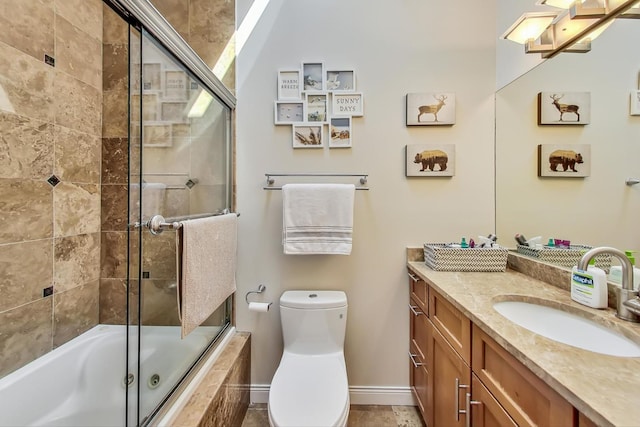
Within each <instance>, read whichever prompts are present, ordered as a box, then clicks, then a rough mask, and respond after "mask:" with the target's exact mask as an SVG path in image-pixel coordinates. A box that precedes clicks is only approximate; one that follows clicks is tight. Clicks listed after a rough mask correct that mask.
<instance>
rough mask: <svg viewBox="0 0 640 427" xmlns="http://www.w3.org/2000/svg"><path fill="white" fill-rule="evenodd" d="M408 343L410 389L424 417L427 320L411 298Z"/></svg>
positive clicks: (426, 379)
mask: <svg viewBox="0 0 640 427" xmlns="http://www.w3.org/2000/svg"><path fill="white" fill-rule="evenodd" d="M409 319H410V320H409V322H410V335H409V336H410V339H411V341H410V345H409V379H410V384H411V390H412V392H413V394H414V396H415V397H416V400H417V401H418V407H419V409H420V412H421V413H422V417H423V418H424V419H426V414H427V412H428V408H429V406H430V405H429V403H428V396H429V394H428V389H427V386H428V381H429V368H428V364H427V345H428V343H429V334H430V328H429V321H428V320H427V315H426V314H425V313H424V312H423V311H422V309H421V308H420V307H419V306H418V305H417V303H416V301H415V300H414V299H413V298H411V300H410V303H409Z"/></svg>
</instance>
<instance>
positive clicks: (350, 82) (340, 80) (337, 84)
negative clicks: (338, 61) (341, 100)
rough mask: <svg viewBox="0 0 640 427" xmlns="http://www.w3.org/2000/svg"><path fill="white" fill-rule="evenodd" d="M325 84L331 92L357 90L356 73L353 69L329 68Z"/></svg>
mask: <svg viewBox="0 0 640 427" xmlns="http://www.w3.org/2000/svg"><path fill="white" fill-rule="evenodd" d="M325 84H326V86H327V91H329V92H355V90H356V73H355V71H353V70H327V74H326V78H325Z"/></svg>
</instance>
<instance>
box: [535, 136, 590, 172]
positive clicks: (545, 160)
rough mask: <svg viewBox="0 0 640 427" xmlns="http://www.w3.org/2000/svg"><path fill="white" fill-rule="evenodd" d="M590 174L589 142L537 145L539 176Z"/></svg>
mask: <svg viewBox="0 0 640 427" xmlns="http://www.w3.org/2000/svg"><path fill="white" fill-rule="evenodd" d="M590 174H591V145H590V144H539V145H538V176H539V177H554V178H584V177H587V176H589V175H590Z"/></svg>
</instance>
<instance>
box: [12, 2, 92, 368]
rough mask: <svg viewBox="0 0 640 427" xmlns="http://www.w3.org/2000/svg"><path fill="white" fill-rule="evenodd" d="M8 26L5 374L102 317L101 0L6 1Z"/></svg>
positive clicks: (73, 335)
mask: <svg viewBox="0 0 640 427" xmlns="http://www.w3.org/2000/svg"><path fill="white" fill-rule="evenodd" d="M0 27H1V28H2V29H3V31H2V32H0V135H2V138H1V141H2V143H1V144H0V200H2V201H3V203H2V204H1V205H0V217H1V218H3V222H4V223H3V227H2V228H1V229H0V360H2V361H3V363H2V365H1V366H0V376H1V375H5V374H7V373H9V372H11V371H13V370H15V369H17V368H19V367H21V366H23V365H25V364H27V363H29V362H30V361H32V360H34V359H36V358H37V357H39V356H41V355H43V354H45V353H47V352H48V351H50V350H51V349H52V348H54V347H56V346H59V345H61V344H63V343H65V342H67V341H68V340H70V339H72V338H74V337H75V336H77V335H78V334H80V333H82V332H84V331H86V330H87V329H89V328H91V327H92V326H94V325H95V324H96V323H97V322H98V299H99V297H98V289H99V282H98V279H99V275H100V193H101V192H100V162H101V146H100V145H101V139H100V138H101V110H102V108H101V104H102V67H101V64H102V31H101V30H100V31H97V29H101V27H102V2H101V1H100V0H5V1H2V2H0ZM45 55H46V57H45ZM49 58H51V59H52V60H53V61H55V62H52V61H50V60H49ZM52 175H55V177H56V178H57V179H58V180H59V183H58V184H56V185H53V184H50V183H49V182H48V181H47V180H48V179H49V178H50V177H52ZM51 286H53V289H54V293H53V295H50V296H43V295H44V293H43V292H44V289H45V288H49V287H51Z"/></svg>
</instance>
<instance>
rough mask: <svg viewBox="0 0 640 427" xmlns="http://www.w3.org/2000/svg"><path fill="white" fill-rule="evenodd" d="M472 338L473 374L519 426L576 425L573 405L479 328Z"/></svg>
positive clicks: (474, 331) (474, 328) (474, 330)
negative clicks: (574, 423)
mask: <svg viewBox="0 0 640 427" xmlns="http://www.w3.org/2000/svg"><path fill="white" fill-rule="evenodd" d="M472 334H473V350H472V352H473V360H472V362H471V365H472V367H473V372H474V373H475V374H476V375H477V377H478V379H479V380H480V381H481V382H482V383H483V384H484V385H485V386H486V387H487V389H489V391H490V392H491V393H492V394H493V395H494V396H495V397H496V399H497V400H498V401H499V402H500V403H501V405H502V406H503V407H504V408H505V409H506V411H507V412H508V413H509V414H510V415H511V417H513V419H514V420H515V421H516V423H517V424H518V425H539V426H545V425H546V426H550V425H561V426H565V425H566V426H571V425H573V422H574V421H573V420H574V417H575V410H574V408H573V406H572V405H571V404H570V403H569V402H567V401H566V400H565V399H564V398H563V397H562V396H560V395H559V394H558V393H556V392H555V391H554V390H553V389H552V388H551V387H549V386H548V385H547V384H545V383H544V382H543V381H542V380H541V379H540V378H538V377H537V376H535V375H534V374H533V373H532V372H531V371H530V370H529V369H528V368H526V367H525V366H524V365H523V364H522V363H520V362H519V361H518V360H516V358H515V357H513V356H512V355H511V354H509V353H508V352H507V351H506V350H505V349H504V348H502V347H501V346H500V345H498V343H496V342H495V341H494V340H493V339H492V338H490V337H489V336H488V335H487V334H486V333H485V332H484V331H483V330H482V329H480V328H479V327H477V326H476V325H473V332H472Z"/></svg>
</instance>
